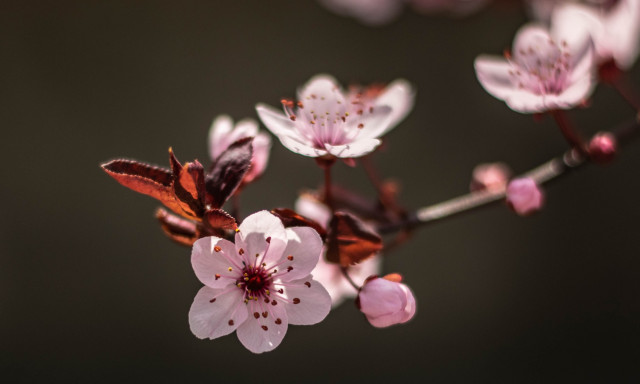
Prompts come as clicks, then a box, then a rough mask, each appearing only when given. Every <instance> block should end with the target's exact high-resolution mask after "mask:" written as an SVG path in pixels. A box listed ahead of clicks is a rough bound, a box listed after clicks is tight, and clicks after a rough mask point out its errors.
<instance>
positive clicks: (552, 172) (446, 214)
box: [378, 114, 640, 234]
mask: <svg viewBox="0 0 640 384" xmlns="http://www.w3.org/2000/svg"><path fill="white" fill-rule="evenodd" d="M611 133H612V134H613V135H614V136H615V138H616V140H618V143H620V144H625V143H626V142H628V141H630V140H631V139H632V138H633V137H634V136H636V135H637V134H638V133H640V114H639V115H638V116H636V117H635V118H634V119H633V120H631V121H628V122H626V123H625V124H622V125H620V126H619V127H617V128H615V129H613V130H612V131H611ZM584 164H588V161H587V160H586V159H585V157H583V156H582V155H581V154H580V153H579V152H578V151H577V150H576V149H571V150H569V151H567V152H565V153H564V154H563V155H561V156H559V157H555V158H553V159H551V160H549V161H547V162H546V163H544V164H542V165H540V166H538V167H536V168H534V169H532V170H530V171H528V172H526V173H524V174H522V175H520V176H518V177H530V178H532V179H534V180H535V181H536V182H537V183H538V184H544V183H547V182H549V181H552V180H554V179H556V178H558V177H559V176H562V175H565V174H567V173H569V171H572V170H574V169H576V168H579V167H580V166H582V165H584ZM505 194H506V188H502V189H500V190H497V191H479V192H472V193H469V194H466V195H463V196H459V197H456V198H453V199H451V200H447V201H444V202H441V203H438V204H434V205H431V206H428V207H424V208H419V209H418V210H416V211H415V212H413V213H411V214H410V215H409V217H408V218H407V219H406V220H402V221H398V222H395V223H391V224H383V225H380V226H379V227H378V231H379V232H380V233H382V234H387V233H393V232H396V231H398V230H401V229H404V228H413V227H417V226H422V225H425V224H430V223H433V222H436V221H440V220H443V219H445V218H450V217H453V216H456V215H459V214H461V213H465V212H468V211H471V210H474V209H477V208H480V207H484V206H487V205H489V204H492V203H496V202H498V201H503V200H504V198H505Z"/></svg>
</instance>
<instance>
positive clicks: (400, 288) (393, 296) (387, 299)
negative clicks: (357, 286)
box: [356, 274, 416, 328]
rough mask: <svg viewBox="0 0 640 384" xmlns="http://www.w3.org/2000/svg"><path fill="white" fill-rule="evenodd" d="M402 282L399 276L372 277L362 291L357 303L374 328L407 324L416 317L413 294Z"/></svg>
mask: <svg viewBox="0 0 640 384" xmlns="http://www.w3.org/2000/svg"><path fill="white" fill-rule="evenodd" d="M401 280H402V277H401V276H400V275H398V274H391V275H387V276H385V277H383V278H379V277H377V276H372V277H370V278H369V279H367V281H366V282H365V284H364V286H363V287H362V289H361V290H360V293H359V294H358V300H357V301H356V303H357V305H358V307H359V308H360V311H362V313H364V314H365V316H366V317H367V320H369V323H371V325H373V326H374V327H377V328H384V327H388V326H391V325H394V324H402V323H406V322H407V321H409V320H411V318H412V317H413V315H415V313H416V300H415V299H414V297H413V292H411V289H409V287H407V286H406V285H404V284H401V283H400V281H401Z"/></svg>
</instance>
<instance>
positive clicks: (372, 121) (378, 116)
mask: <svg viewBox="0 0 640 384" xmlns="http://www.w3.org/2000/svg"><path fill="white" fill-rule="evenodd" d="M392 120H393V110H392V109H391V107H389V106H387V105H381V106H378V107H375V108H374V109H373V112H369V111H367V112H364V113H363V115H362V116H352V117H351V118H349V120H347V126H348V128H347V129H353V130H360V131H359V132H358V136H356V137H355V139H354V140H353V141H358V140H361V139H377V138H378V137H380V136H382V135H383V134H384V133H386V132H388V131H390V130H391V128H393V127H395V125H392V124H391V123H392V122H393V121H392ZM359 126H361V128H358V127H359Z"/></svg>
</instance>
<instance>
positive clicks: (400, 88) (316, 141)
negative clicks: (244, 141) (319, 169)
mask: <svg viewBox="0 0 640 384" xmlns="http://www.w3.org/2000/svg"><path fill="white" fill-rule="evenodd" d="M413 99H414V92H413V89H412V87H411V85H410V84H409V83H408V82H407V81H405V80H396V81H394V82H393V83H391V84H389V86H387V87H385V88H383V89H378V88H377V89H375V92H374V91H371V92H368V91H367V90H365V91H358V92H344V91H343V90H342V88H340V86H339V85H338V84H337V82H336V81H335V79H334V78H333V77H331V76H328V75H318V76H315V77H313V78H312V79H311V80H309V82H308V83H307V84H305V86H304V87H302V89H300V90H299V92H298V101H293V100H283V106H284V113H282V112H279V111H278V110H276V109H274V108H272V107H270V106H267V105H264V104H258V105H257V106H256V110H257V112H258V115H259V116H260V119H261V120H262V122H263V123H264V125H265V126H266V127H267V128H268V129H269V130H270V131H271V132H273V133H274V134H275V135H276V136H278V139H280V142H282V144H283V145H284V146H285V147H287V148H288V149H290V150H291V151H293V152H295V153H299V154H301V155H304V156H310V157H319V156H334V157H341V158H351V157H359V156H362V155H365V154H367V153H369V152H371V151H373V150H374V149H375V148H376V147H377V146H378V145H379V144H380V140H379V139H378V137H380V136H382V135H383V134H385V133H386V132H388V131H389V130H391V129H392V128H393V127H395V125H396V124H398V123H399V122H400V121H401V120H402V119H403V118H404V117H405V116H406V115H407V113H408V112H409V111H410V110H411V107H412V106H413Z"/></svg>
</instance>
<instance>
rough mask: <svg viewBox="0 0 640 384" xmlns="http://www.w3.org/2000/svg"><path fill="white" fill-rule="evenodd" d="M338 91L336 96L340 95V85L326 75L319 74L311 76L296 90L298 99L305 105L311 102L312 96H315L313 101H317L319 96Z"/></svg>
mask: <svg viewBox="0 0 640 384" xmlns="http://www.w3.org/2000/svg"><path fill="white" fill-rule="evenodd" d="M336 90H338V91H339V92H338V94H342V91H341V89H340V85H339V84H338V82H337V81H336V79H335V78H334V77H333V76H331V75H327V74H319V75H315V76H313V77H312V78H311V79H309V81H307V83H306V84H305V85H303V86H302V88H300V89H299V90H298V99H300V101H302V102H303V103H305V102H306V101H309V100H312V96H314V95H315V96H316V97H315V98H314V99H318V97H319V96H325V97H326V96H327V95H332V94H334V92H335V91H336Z"/></svg>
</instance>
